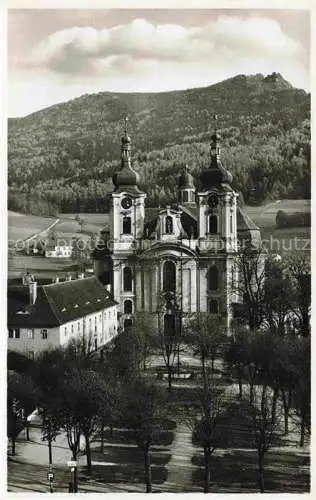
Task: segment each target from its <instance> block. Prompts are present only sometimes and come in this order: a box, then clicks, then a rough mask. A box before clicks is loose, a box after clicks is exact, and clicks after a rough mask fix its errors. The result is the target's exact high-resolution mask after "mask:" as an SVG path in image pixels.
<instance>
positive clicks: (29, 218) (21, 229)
mask: <svg viewBox="0 0 316 500" xmlns="http://www.w3.org/2000/svg"><path fill="white" fill-rule="evenodd" d="M55 220H56V219H55V218H50V217H37V216H35V215H24V214H19V213H16V212H11V211H9V212H8V238H9V240H25V239H27V238H30V237H31V236H33V235H34V234H36V233H39V232H41V231H44V230H45V229H47V228H48V227H49V226H50V225H51V224H52V223H53V222H54V221H55Z"/></svg>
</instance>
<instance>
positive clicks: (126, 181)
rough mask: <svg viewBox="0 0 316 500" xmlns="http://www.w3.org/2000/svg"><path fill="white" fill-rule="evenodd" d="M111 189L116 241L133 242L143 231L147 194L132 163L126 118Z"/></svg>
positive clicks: (113, 227)
mask: <svg viewBox="0 0 316 500" xmlns="http://www.w3.org/2000/svg"><path fill="white" fill-rule="evenodd" d="M112 180H113V184H114V186H115V190H114V192H113V193H112V207H111V208H112V210H111V222H112V236H113V241H114V245H116V246H117V245H120V244H121V243H124V246H125V247H126V244H127V243H128V242H130V243H131V242H132V241H133V240H135V239H139V238H141V237H142V234H143V232H144V218H145V198H146V194H145V193H143V192H142V191H141V190H140V189H139V187H138V184H139V174H138V173H136V172H135V170H133V168H132V165H131V138H130V137H129V136H128V134H127V118H126V119H125V130H124V136H123V137H122V141H121V169H120V170H119V171H118V172H117V173H115V174H114V176H113V179H112Z"/></svg>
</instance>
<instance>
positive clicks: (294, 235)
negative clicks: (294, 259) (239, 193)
mask: <svg viewBox="0 0 316 500" xmlns="http://www.w3.org/2000/svg"><path fill="white" fill-rule="evenodd" d="M310 208H311V207H310V201H309V200H278V201H276V202H272V203H268V204H266V205H263V206H259V207H250V206H245V207H244V208H243V209H244V211H245V212H246V214H247V215H248V216H249V217H250V218H251V219H252V220H253V221H254V222H255V223H256V224H257V226H258V227H259V228H260V230H261V238H262V240H263V242H264V244H265V247H266V248H267V249H268V250H270V251H271V252H275V253H280V254H286V253H288V252H293V251H305V252H309V251H310V249H311V228H309V227H293V228H284V229H278V228H276V226H275V217H276V214H277V212H278V211H279V210H283V211H284V212H286V213H292V212H309V211H310Z"/></svg>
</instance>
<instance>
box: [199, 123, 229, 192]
mask: <svg viewBox="0 0 316 500" xmlns="http://www.w3.org/2000/svg"><path fill="white" fill-rule="evenodd" d="M220 140H221V137H220V135H219V133H218V132H217V130H215V133H214V134H213V135H212V136H211V151H210V156H211V162H210V166H209V167H208V168H207V169H205V170H202V172H201V175H200V181H201V184H202V187H203V188H205V189H208V188H211V187H214V186H218V185H219V184H231V182H232V180H233V176H232V174H231V173H230V172H228V170H226V168H225V167H223V165H222V162H221V151H220Z"/></svg>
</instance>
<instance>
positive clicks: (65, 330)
mask: <svg viewBox="0 0 316 500" xmlns="http://www.w3.org/2000/svg"><path fill="white" fill-rule="evenodd" d="M64 332H65V337H67V326H65V328H64Z"/></svg>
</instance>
